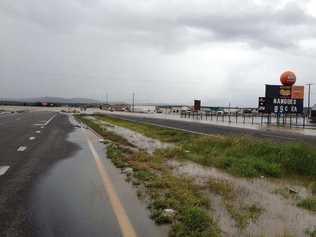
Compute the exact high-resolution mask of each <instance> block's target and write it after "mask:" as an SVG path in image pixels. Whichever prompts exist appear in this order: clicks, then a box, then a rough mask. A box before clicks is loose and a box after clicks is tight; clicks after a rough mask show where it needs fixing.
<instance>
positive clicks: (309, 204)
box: [297, 196, 316, 212]
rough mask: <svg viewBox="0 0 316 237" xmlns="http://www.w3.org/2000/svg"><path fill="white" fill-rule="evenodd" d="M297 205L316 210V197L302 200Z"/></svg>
mask: <svg viewBox="0 0 316 237" xmlns="http://www.w3.org/2000/svg"><path fill="white" fill-rule="evenodd" d="M297 206H299V207H302V208H305V209H307V210H310V211H314V212H316V197H314V196H313V197H308V198H305V199H304V200H302V201H300V202H299V203H298V204H297Z"/></svg>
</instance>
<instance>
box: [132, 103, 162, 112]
mask: <svg viewBox="0 0 316 237" xmlns="http://www.w3.org/2000/svg"><path fill="white" fill-rule="evenodd" d="M132 109H134V112H135V113H156V111H157V108H156V106H154V105H135V106H134V108H133V107H132Z"/></svg>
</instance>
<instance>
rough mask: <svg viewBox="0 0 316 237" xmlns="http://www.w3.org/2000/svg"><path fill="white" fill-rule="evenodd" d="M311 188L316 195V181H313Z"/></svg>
mask: <svg viewBox="0 0 316 237" xmlns="http://www.w3.org/2000/svg"><path fill="white" fill-rule="evenodd" d="M311 189H312V194H313V195H316V181H314V182H312V184H311Z"/></svg>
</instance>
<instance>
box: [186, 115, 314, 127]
mask: <svg viewBox="0 0 316 237" xmlns="http://www.w3.org/2000/svg"><path fill="white" fill-rule="evenodd" d="M180 117H181V118H187V119H192V120H209V121H214V122H216V121H217V122H223V123H224V122H227V123H236V124H240V123H242V124H251V125H274V126H283V127H290V128H291V127H296V128H316V124H315V123H311V122H310V120H309V119H308V116H307V115H306V114H278V115H274V114H261V113H259V114H246V113H245V114H240V113H213V112H186V111H182V112H181V113H180Z"/></svg>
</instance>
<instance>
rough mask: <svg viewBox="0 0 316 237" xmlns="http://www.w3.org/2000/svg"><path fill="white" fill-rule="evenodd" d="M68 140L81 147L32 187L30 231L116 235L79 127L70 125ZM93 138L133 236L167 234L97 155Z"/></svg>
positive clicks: (101, 150)
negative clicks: (134, 233) (130, 225)
mask: <svg viewBox="0 0 316 237" xmlns="http://www.w3.org/2000/svg"><path fill="white" fill-rule="evenodd" d="M88 134H89V136H95V135H93V134H91V133H90V132H88ZM68 140H69V141H70V142H73V143H76V144H78V145H79V146H80V147H81V149H80V150H79V151H78V152H77V153H76V154H74V155H73V156H72V157H71V158H69V159H66V160H63V161H61V162H58V163H57V164H56V165H55V166H54V167H53V168H52V169H51V170H50V171H49V172H48V173H47V174H46V176H43V177H42V178H41V180H40V182H39V183H37V184H36V185H35V188H34V191H33V192H32V195H31V204H30V206H31V208H30V211H31V217H30V219H31V222H32V225H33V228H34V236H45V237H46V236H47V237H50V236H58V237H63V236H76V237H80V236H82V237H86V236H89V237H90V236H91V237H92V236H102V237H103V236H108V237H112V236H113V237H117V236H121V232H120V228H119V226H118V224H117V221H116V218H115V215H114V213H113V211H112V208H111V205H110V202H109V200H108V197H107V195H106V193H105V190H104V186H103V184H102V182H101V179H100V177H99V174H98V172H97V169H96V165H95V162H94V159H93V157H92V156H91V153H90V150H89V149H88V146H87V143H86V140H85V137H84V136H83V133H82V131H81V130H80V129H79V128H76V129H75V131H74V132H72V133H71V134H70V135H69V138H68ZM97 141H98V140H97V138H96V137H94V143H95V144H94V145H95V148H96V150H97V151H98V153H99V155H100V157H101V158H102V161H103V163H104V166H105V169H106V171H107V172H108V174H109V176H110V177H111V179H112V182H113V185H114V187H115V189H116V192H117V194H118V196H119V198H120V200H121V202H122V204H123V206H124V207H125V209H126V212H127V214H128V216H129V217H130V221H131V223H132V225H133V226H134V228H135V230H136V232H137V234H138V236H139V237H142V236H144V237H145V236H151V237H162V236H167V229H166V228H164V227H158V226H156V225H155V224H154V223H153V222H152V221H151V220H150V219H149V212H148V210H147V209H146V205H145V203H142V201H140V200H139V199H138V198H137V195H136V190H135V189H134V188H133V187H132V186H131V185H130V184H128V183H126V182H125V181H124V176H123V175H122V174H121V173H120V171H119V170H118V169H116V168H115V167H114V166H113V165H112V163H111V161H110V160H108V159H105V158H104V159H103V157H105V152H104V145H103V144H100V143H98V142H97Z"/></svg>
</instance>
